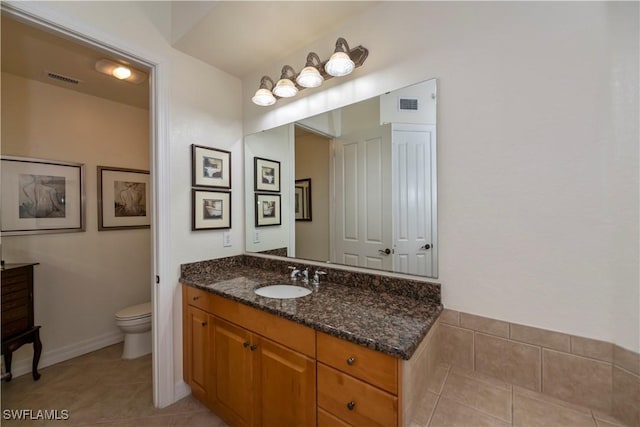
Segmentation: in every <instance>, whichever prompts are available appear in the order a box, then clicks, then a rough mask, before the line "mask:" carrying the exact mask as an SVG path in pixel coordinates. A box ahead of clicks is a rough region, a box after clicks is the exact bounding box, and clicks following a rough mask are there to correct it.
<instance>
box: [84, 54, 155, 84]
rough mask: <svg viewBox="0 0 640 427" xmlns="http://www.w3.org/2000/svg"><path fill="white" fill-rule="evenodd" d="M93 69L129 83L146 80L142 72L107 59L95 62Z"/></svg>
mask: <svg viewBox="0 0 640 427" xmlns="http://www.w3.org/2000/svg"><path fill="white" fill-rule="evenodd" d="M95 67H96V71H99V72H101V73H103V74H106V75H108V76H112V77H115V78H117V79H119V80H125V81H128V82H130V83H136V84H138V83H142V82H143V81H145V79H146V78H147V76H146V74H145V73H143V72H142V71H138V70H136V69H134V68H131V67H129V66H127V65H124V64H121V63H119V62H115V61H111V60H109V59H100V60H99V61H98V62H96V66H95Z"/></svg>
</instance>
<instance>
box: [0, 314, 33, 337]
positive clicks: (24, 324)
mask: <svg viewBox="0 0 640 427" xmlns="http://www.w3.org/2000/svg"><path fill="white" fill-rule="evenodd" d="M30 326H31V325H30V324H29V319H28V318H26V317H23V318H21V319H18V320H14V321H13V322H6V323H5V321H4V320H3V321H2V339H5V338H10V337H12V336H14V335H17V334H19V333H21V332H24V331H26V330H27V329H29V327H30Z"/></svg>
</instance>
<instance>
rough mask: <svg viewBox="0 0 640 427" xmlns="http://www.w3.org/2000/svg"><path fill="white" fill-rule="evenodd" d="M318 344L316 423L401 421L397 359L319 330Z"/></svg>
mask: <svg viewBox="0 0 640 427" xmlns="http://www.w3.org/2000/svg"><path fill="white" fill-rule="evenodd" d="M317 345H318V347H317V360H318V368H317V369H318V407H319V409H318V410H319V411H323V413H322V415H319V416H318V427H328V426H340V425H353V426H397V425H400V424H399V421H400V419H399V410H398V407H399V398H398V391H399V381H398V372H399V364H400V361H399V360H398V359H396V358H394V357H391V356H388V355H386V354H383V353H380V352H377V351H374V350H370V349H367V348H365V347H362V346H359V345H357V344H353V343H350V342H348V341H345V340H342V339H339V338H336V337H333V336H330V335H327V334H324V333H321V332H318V333H317ZM341 423H342V424H341Z"/></svg>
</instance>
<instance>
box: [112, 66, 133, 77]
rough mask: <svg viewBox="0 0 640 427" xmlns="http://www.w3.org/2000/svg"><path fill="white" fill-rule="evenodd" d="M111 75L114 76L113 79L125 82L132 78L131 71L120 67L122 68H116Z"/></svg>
mask: <svg viewBox="0 0 640 427" xmlns="http://www.w3.org/2000/svg"><path fill="white" fill-rule="evenodd" d="M111 74H112V75H113V77H115V78H117V79H120V80H124V79H128V78H129V77H131V70H130V69H128V68H127V67H122V66H120V67H117V68H114V69H113V71H112V72H111Z"/></svg>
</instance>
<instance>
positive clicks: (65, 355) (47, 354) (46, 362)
mask: <svg viewBox="0 0 640 427" xmlns="http://www.w3.org/2000/svg"><path fill="white" fill-rule="evenodd" d="M123 340H124V335H123V334H122V333H121V332H120V331H117V332H110V333H108V334H104V335H102V336H99V337H95V338H90V339H88V340H84V341H80V342H77V343H74V344H70V345H67V346H64V347H60V348H55V349H52V350H47V348H46V343H45V344H43V348H42V355H41V356H40V363H38V369H41V368H46V367H47V366H51V365H55V364H56V363H60V362H64V361H65V360H69V359H73V358H74V357H78V356H82V355H83V354H86V353H91V352H92V351H96V350H99V349H101V348H103V347H107V346H109V345H113V344H116V343H119V342H121V341H123ZM25 346H30V347H32V348H33V344H25ZM3 363H4V358H3ZM32 363H33V359H32V358H31V357H30V358H28V359H21V360H14V361H12V363H11V374H12V376H13V377H14V378H15V377H19V376H20V375H24V374H30V373H31V364H32Z"/></svg>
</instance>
